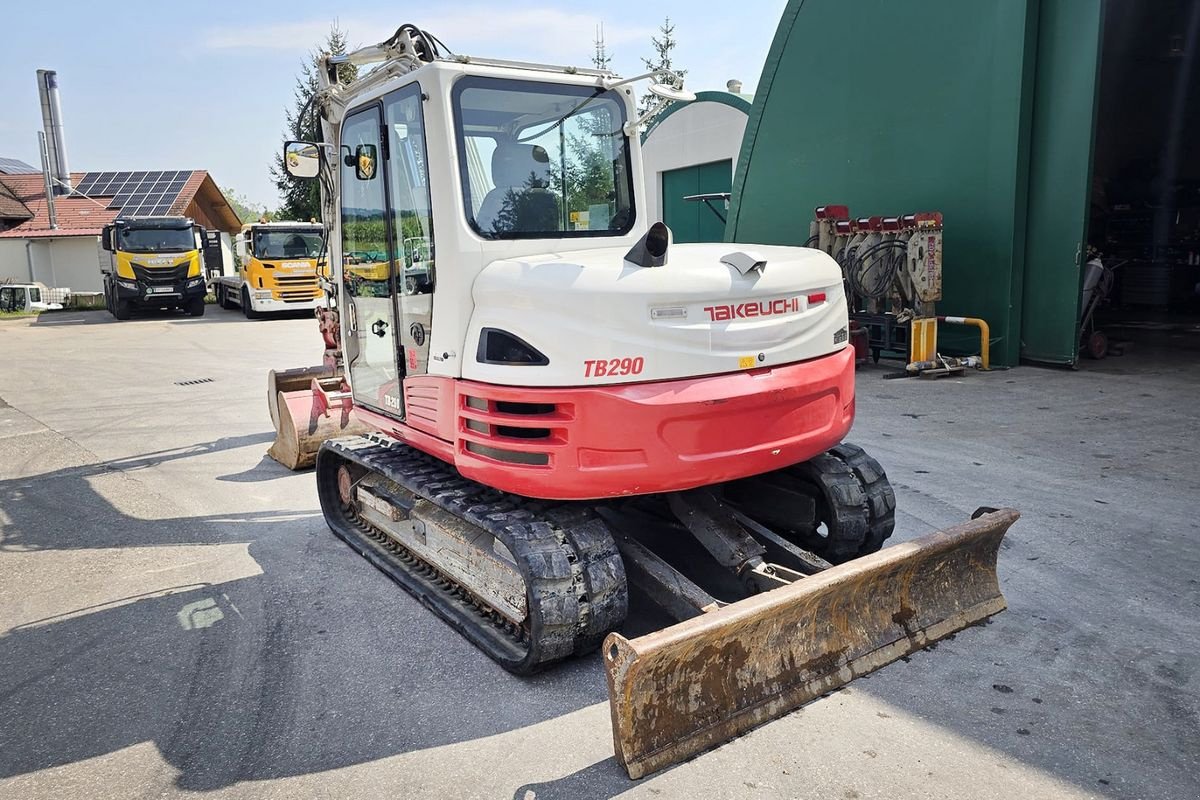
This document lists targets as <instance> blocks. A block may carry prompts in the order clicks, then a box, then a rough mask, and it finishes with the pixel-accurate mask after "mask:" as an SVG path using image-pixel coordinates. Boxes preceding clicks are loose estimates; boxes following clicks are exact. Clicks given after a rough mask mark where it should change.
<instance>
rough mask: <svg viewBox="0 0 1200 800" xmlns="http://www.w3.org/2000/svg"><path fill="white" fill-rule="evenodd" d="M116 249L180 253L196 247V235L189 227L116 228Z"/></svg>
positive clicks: (128, 251) (131, 251)
mask: <svg viewBox="0 0 1200 800" xmlns="http://www.w3.org/2000/svg"><path fill="white" fill-rule="evenodd" d="M117 230H119V231H120V232H121V233H120V237H121V238H120V243H119V246H118V247H117V249H118V250H123V251H125V252H126V253H182V252H184V251H186V250H195V249H196V237H195V236H194V235H193V234H192V229H191V228H190V227H189V228H132V229H131V228H126V227H124V226H122V227H119V228H117Z"/></svg>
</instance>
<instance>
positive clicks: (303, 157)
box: [283, 142, 321, 178]
mask: <svg viewBox="0 0 1200 800" xmlns="http://www.w3.org/2000/svg"><path fill="white" fill-rule="evenodd" d="M283 167H284V169H286V170H287V174H288V175H291V176H292V177H293V178H315V177H317V173H318V172H320V171H321V150H320V148H319V147H318V146H317V145H315V144H313V143H312V142H286V143H284V145H283Z"/></svg>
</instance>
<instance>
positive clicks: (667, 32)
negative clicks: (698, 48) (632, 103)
mask: <svg viewBox="0 0 1200 800" xmlns="http://www.w3.org/2000/svg"><path fill="white" fill-rule="evenodd" d="M658 32H659V33H660V34H661V35H662V36H661V38H660V37H658V36H651V37H650V44H651V45H653V46H654V58H653V59H649V58H643V59H642V63H643V64H645V65H646V71H647V72H653V71H656V70H661V69H669V70H671V71H672V72H674V73H675V74H676V75H678V76H679V78H680V80H682V79H683V76H684V75H687V70H686V69H680V68H679V67H676V66H675V65H674V64H673V63H672V61H671V51H672V50H674V49H675V45H677V44H679V42H678V40H677V39H676V38H675V26H674V25H672V24H671V18H670V17H667V18H666V19H664V20H663V24H662V25H661V26H660V27H659V29H658ZM658 102H659V100H658V98H657V97H655V96H654V95H652V94H650V93H649V92H647V93H646V94H644V95H642V103H641V112H642V113H643V114H644V113H646V112H647V111H649V110H650V109H652V108H654V107H655V106H656V105H657V104H658Z"/></svg>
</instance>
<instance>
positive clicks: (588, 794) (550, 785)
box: [513, 757, 633, 800]
mask: <svg viewBox="0 0 1200 800" xmlns="http://www.w3.org/2000/svg"><path fill="white" fill-rule="evenodd" d="M632 785H633V784H631V782H630V780H629V776H628V775H626V774H625V770H623V769H622V768H621V765H620V764H618V763H617V759H616V758H615V757H614V758H606V759H604V760H603V761H597V762H596V763H595V764H589V765H588V766H586V767H584V768H583V769H581V770H578V771H577V772H572V773H571V774H570V775H567V776H565V777H562V778H559V779H557V780H553V781H543V782H542V783H527V784H525V785H524V786H522V787H520V788H518V789H517V790H516V791H515V792H513V800H528V798H530V797H534V798H537V800H609V798H612V797H616V796H617V795H619V794H620V793H621V792H626V791H629V789H630V787H631V786H632ZM531 793H532V794H531Z"/></svg>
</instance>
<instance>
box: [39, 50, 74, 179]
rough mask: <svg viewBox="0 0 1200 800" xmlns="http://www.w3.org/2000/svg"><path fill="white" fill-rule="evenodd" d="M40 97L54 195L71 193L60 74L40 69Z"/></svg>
mask: <svg viewBox="0 0 1200 800" xmlns="http://www.w3.org/2000/svg"><path fill="white" fill-rule="evenodd" d="M37 78H38V97H39V98H40V99H41V101H42V130H43V131H44V132H45V134H46V147H47V149H48V151H49V157H50V174H51V176H52V177H53V178H54V181H55V183H54V194H70V193H71V169H70V167H68V166H67V145H66V142H65V141H64V139H63V122H62V101H61V100H60V99H59V96H58V73H57V72H55V71H54V70H52V69H39V70H38V71H37Z"/></svg>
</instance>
